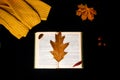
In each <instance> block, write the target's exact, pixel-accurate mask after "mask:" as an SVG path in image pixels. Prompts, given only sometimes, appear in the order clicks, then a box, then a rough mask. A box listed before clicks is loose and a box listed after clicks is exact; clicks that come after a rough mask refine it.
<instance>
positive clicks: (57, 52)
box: [50, 32, 69, 62]
mask: <svg viewBox="0 0 120 80" xmlns="http://www.w3.org/2000/svg"><path fill="white" fill-rule="evenodd" d="M64 38H65V36H62V33H61V32H58V34H55V42H53V41H52V40H50V44H51V46H52V48H53V51H50V52H51V53H52V55H53V56H54V58H55V60H56V61H57V62H60V61H61V60H62V59H63V58H64V56H65V54H67V52H64V50H65V48H66V47H67V46H68V45H69V43H63V40H64Z"/></svg>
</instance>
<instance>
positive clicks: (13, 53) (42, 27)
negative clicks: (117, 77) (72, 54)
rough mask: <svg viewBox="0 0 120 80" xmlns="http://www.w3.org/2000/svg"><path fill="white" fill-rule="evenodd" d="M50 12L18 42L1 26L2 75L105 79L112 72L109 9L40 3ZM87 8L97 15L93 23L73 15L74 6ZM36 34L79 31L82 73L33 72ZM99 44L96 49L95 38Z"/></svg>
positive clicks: (72, 0)
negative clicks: (81, 33) (47, 7)
mask: <svg viewBox="0 0 120 80" xmlns="http://www.w3.org/2000/svg"><path fill="white" fill-rule="evenodd" d="M43 1H44V2H45V3H47V4H49V5H50V6H51V7H52V8H51V11H50V13H49V16H48V19H47V21H42V22H41V23H40V24H38V25H36V26H35V27H34V28H32V29H31V30H30V31H29V33H28V35H27V36H26V37H25V38H22V39H20V40H18V39H17V38H15V37H14V36H13V35H11V34H10V33H9V31H8V30H7V29H5V28H4V26H2V25H1V26H0V54H1V58H3V59H2V63H1V65H2V66H3V68H5V69H4V72H5V73H4V74H5V75H10V74H13V73H14V74H13V75H12V76H11V77H13V78H15V80H29V79H31V80H41V79H42V80H48V79H50V80H52V79H53V80H58V79H60V80H68V79H71V80H99V79H100V80H101V79H105V78H106V79H107V78H108V77H110V75H109V76H107V75H106V74H108V73H109V72H111V70H110V68H112V65H111V63H112V59H111V57H110V56H111V55H112V43H111V42H112V36H113V34H112V33H111V31H113V30H112V29H111V27H109V25H110V23H111V20H110V12H111V5H110V3H108V2H107V1H105V0H43ZM81 3H82V4H87V5H88V7H93V8H94V9H95V10H96V11H97V15H96V16H95V19H94V20H93V21H92V22H91V21H89V20H86V21H82V20H81V18H80V17H78V16H76V15H75V11H76V10H77V9H78V8H77V5H78V4H81ZM38 31H45V32H46V31H68V32H69V31H73V32H74V31H78V32H79V31H82V32H83V66H84V68H83V69H55V70H54V69H53V70H52V69H47V70H46V69H45V70H44V69H40V70H35V69H34V67H33V66H34V37H35V35H34V33H35V32H38ZM99 36H101V37H102V38H103V40H102V41H101V42H102V43H106V46H98V40H97V38H98V37H99Z"/></svg>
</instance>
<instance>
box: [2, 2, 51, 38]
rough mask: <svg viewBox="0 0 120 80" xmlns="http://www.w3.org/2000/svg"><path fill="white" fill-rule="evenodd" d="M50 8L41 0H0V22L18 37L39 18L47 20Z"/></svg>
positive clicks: (37, 21)
mask: <svg viewBox="0 0 120 80" xmlns="http://www.w3.org/2000/svg"><path fill="white" fill-rule="evenodd" d="M50 9H51V6H49V5H48V4H46V3H44V2H42V1H41V0H0V24H2V25H3V26H4V27H5V28H6V29H7V30H9V32H10V33H11V34H12V35H14V36H15V37H16V38H18V39H20V38H22V37H26V36H27V33H28V32H29V30H30V29H32V28H33V27H34V26H35V25H37V24H39V23H40V22H41V20H47V17H48V14H49V11H50Z"/></svg>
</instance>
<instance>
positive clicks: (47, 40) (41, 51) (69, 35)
mask: <svg viewBox="0 0 120 80" xmlns="http://www.w3.org/2000/svg"><path fill="white" fill-rule="evenodd" d="M34 68H35V69H44V68H46V69H56V68H80V69H81V68H83V62H82V32H36V33H35V57H34Z"/></svg>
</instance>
